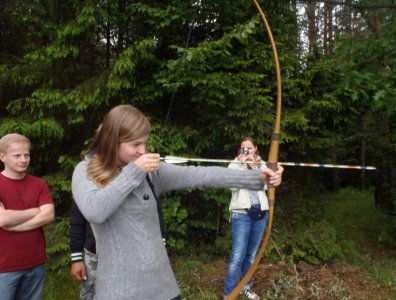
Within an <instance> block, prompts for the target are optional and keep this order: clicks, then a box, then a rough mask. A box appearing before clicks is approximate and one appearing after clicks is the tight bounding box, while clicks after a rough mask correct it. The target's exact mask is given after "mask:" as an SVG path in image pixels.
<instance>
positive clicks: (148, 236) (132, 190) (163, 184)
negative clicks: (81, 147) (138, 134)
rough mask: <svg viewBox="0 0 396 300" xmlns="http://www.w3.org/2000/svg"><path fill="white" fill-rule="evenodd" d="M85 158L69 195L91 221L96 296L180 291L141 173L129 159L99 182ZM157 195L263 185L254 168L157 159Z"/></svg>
mask: <svg viewBox="0 0 396 300" xmlns="http://www.w3.org/2000/svg"><path fill="white" fill-rule="evenodd" d="M87 166H88V161H87V160H84V161H82V162H80V163H79V164H78V165H77V167H76V169H75V170H74V173H73V178H72V191H73V197H74V199H75V201H76V203H77V205H78V207H79V208H80V210H81V212H82V214H83V215H84V216H85V218H86V219H87V220H88V221H89V222H91V223H92V224H94V226H95V231H96V235H97V246H98V249H97V250H98V256H99V263H98V269H97V281H96V296H95V297H96V298H95V299H97V300H112V299H117V300H134V299H138V300H146V299H147V300H170V299H173V298H175V297H176V296H178V295H179V294H180V290H179V288H178V285H177V282H176V278H175V276H174V274H173V272H172V268H171V265H170V262H169V258H168V254H167V250H166V248H165V246H164V245H163V242H162V237H161V231H160V227H159V219H158V213H157V206H156V200H155V198H154V195H153V193H152V191H151V189H150V187H149V185H148V183H147V181H146V180H145V177H146V173H145V172H144V171H143V170H142V169H140V168H139V167H138V166H137V165H136V164H134V163H129V164H128V165H126V166H125V167H124V168H123V169H122V171H121V172H120V173H119V174H118V175H117V176H116V177H115V178H114V179H113V180H112V181H110V183H109V184H108V185H106V186H105V187H104V188H99V187H98V186H97V185H96V184H95V183H94V182H93V181H92V180H90V179H89V178H88V177H87ZM152 182H153V185H154V190H155V192H156V194H157V195H159V194H160V193H162V192H166V191H170V190H179V189H202V188H206V187H223V188H231V187H235V188H246V189H251V190H259V189H263V183H262V181H261V179H260V175H259V171H249V172H247V171H242V170H232V169H227V168H223V167H194V166H188V167H186V166H176V165H171V164H166V163H161V164H160V168H159V170H158V171H156V172H154V173H153V174H152Z"/></svg>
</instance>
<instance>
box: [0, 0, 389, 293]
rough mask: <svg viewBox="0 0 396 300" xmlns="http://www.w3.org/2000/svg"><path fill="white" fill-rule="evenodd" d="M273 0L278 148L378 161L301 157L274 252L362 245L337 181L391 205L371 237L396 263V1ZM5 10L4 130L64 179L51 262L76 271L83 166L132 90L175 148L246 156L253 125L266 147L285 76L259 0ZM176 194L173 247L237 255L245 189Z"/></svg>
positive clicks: (374, 203) (279, 216)
mask: <svg viewBox="0 0 396 300" xmlns="http://www.w3.org/2000/svg"><path fill="white" fill-rule="evenodd" d="M261 5H262V6H263V9H264V12H265V13H266V15H267V18H268V20H269V23H270V25H271V28H272V31H273V35H274V37H275V40H276V44H277V48H278V51H279V58H280V63H281V73H282V83H283V114H282V126H281V145H280V154H279V161H294V162H318V163H338V164H356V165H373V166H375V167H376V168H377V169H376V171H365V170H361V171H356V170H340V169H338V170H337V169H312V168H301V167H288V168H287V169H286V172H285V179H284V183H283V185H282V187H281V188H280V189H279V191H278V192H277V194H278V196H277V197H278V200H277V202H276V212H275V223H277V224H275V227H274V228H275V230H274V234H273V238H272V242H271V245H272V246H270V247H269V248H270V249H269V250H267V252H266V256H267V259H269V260H270V261H279V257H282V260H283V261H287V262H292V263H294V264H295V263H298V262H302V261H304V262H308V263H309V264H313V265H315V264H329V263H331V262H334V261H335V260H337V259H341V258H344V259H345V257H348V255H347V254H348V253H347V252H348V251H349V254H350V253H351V251H352V250H351V249H353V247H352V248H351V247H346V246H345V245H342V244H340V239H341V237H342V232H340V231H338V229H340V228H339V227H337V224H338V223H342V221H343V220H342V219H339V216H332V217H329V218H327V219H325V218H324V217H323V216H324V214H323V212H324V211H326V207H327V208H328V207H329V205H330V204H329V203H328V202H326V201H330V200H328V199H329V195H332V196H331V197H330V198H331V199H333V202H332V203H333V205H340V204H339V203H338V202H337V200H334V199H337V197H338V198H339V197H340V199H341V201H342V203H344V204H345V205H340V207H338V209H340V211H342V210H343V209H345V206H347V204H348V203H349V202H348V201H354V202H353V203H354V206H353V210H354V211H355V214H356V211H357V212H362V213H363V212H365V213H367V217H369V216H370V217H372V216H373V215H375V216H376V219H375V221H376V222H377V224H376V225H383V226H380V227H378V228H377V227H376V228H371V229H372V230H374V233H375V234H372V235H371V236H370V246H371V245H372V244H373V245H375V247H381V249H382V250H384V249H385V250H384V251H385V252H386V253H388V254H389V253H390V256H389V257H390V261H389V260H388V261H387V263H389V262H391V266H395V265H396V262H395V256H394V250H395V248H396V238H395V236H396V225H395V223H396V221H395V215H396V187H395V185H394V181H395V179H396V168H395V166H396V158H395V157H396V156H395V155H396V134H395V130H394V129H395V124H396V72H395V69H396V18H395V12H396V3H395V2H394V1H393V0H379V1H373V0H370V1H364V0H362V1H359V0H343V1H341V0H340V1H313V0H306V1H300V0H290V1H286V0H283V1H265V2H264V1H263V2H262V3H261ZM0 23H1V27H0V136H3V135H4V134H7V133H9V132H19V133H22V134H25V135H26V136H28V137H29V138H30V139H31V141H32V144H33V148H32V163H31V168H30V172H31V173H33V174H35V175H38V176H43V177H44V178H45V179H46V180H47V182H48V184H49V186H50V188H51V192H52V196H53V198H54V201H55V204H56V214H57V222H56V224H55V225H54V226H52V227H50V228H49V229H48V235H49V247H48V255H49V256H50V264H49V272H50V275H51V274H58V275H59V274H63V275H64V277H62V276H60V278H63V279H64V278H66V277H67V276H68V275H67V274H66V275H65V270H66V269H67V267H68V259H69V252H68V251H69V250H68V226H69V225H68V215H69V212H70V203H71V198H72V196H71V188H70V180H71V175H72V172H73V168H74V166H75V165H76V163H77V162H78V161H79V160H80V159H81V154H82V152H83V150H85V149H86V148H87V145H88V144H89V142H90V140H91V138H92V136H93V134H94V133H95V130H96V128H97V127H98V125H99V124H100V122H101V120H102V118H103V116H104V114H105V113H106V112H107V111H108V110H109V109H110V108H111V107H114V106H115V105H118V104H121V103H128V104H132V105H134V106H136V107H138V108H139V109H140V110H141V111H143V112H144V113H145V114H146V115H147V116H149V118H150V122H151V124H152V127H153V131H152V134H151V136H150V145H149V150H150V151H152V152H159V153H160V154H161V155H162V156H165V155H178V156H189V157H207V158H229V159H232V158H233V157H234V156H235V155H236V152H237V147H238V145H239V141H240V139H241V138H242V137H244V136H253V137H256V139H257V142H258V144H259V149H260V153H261V155H262V157H263V158H264V159H265V158H266V153H267V152H268V145H269V143H270V136H271V132H272V127H273V121H274V111H275V98H276V78H275V71H274V60H273V58H272V52H271V46H270V43H269V41H268V38H267V32H266V30H265V28H264V26H263V24H262V23H261V21H260V19H259V17H258V14H257V12H256V10H255V9H254V6H253V5H252V3H251V2H250V1H247V0H240V1H225V0H210V1H208V0H201V1H195V0H189V1H182V0H178V1H176V0H174V1H167V0H161V1H155V0H151V1H129V0H107V1H105V0H101V1H99V0H97V1H94V0H85V1H76V0H12V1H7V0H1V1H0ZM329 193H330V194H329ZM163 198H164V216H165V220H166V224H167V240H168V248H169V251H170V254H171V256H172V255H179V256H180V255H187V253H188V255H191V253H194V254H198V253H201V254H202V253H203V252H205V253H211V254H214V255H215V256H216V257H223V258H224V260H225V261H226V258H227V253H228V252H229V248H230V235H229V223H228V217H229V213H228V203H229V199H230V192H229V191H227V190H205V191H184V192H178V193H170V194H167V195H164V197H163ZM326 199H327V200H326ZM365 199H367V200H365ZM334 201H335V202H334ZM330 202H331V201H330ZM335 203H336V204H335ZM365 204H368V206H367V210H365V209H364V208H363V206H362V205H365ZM341 216H342V215H341ZM349 217H350V216H349ZM365 220H366V221H367V220H369V219H368V218H366V219H365ZM329 221H330V222H329ZM331 221H333V223H331ZM336 223H337V224H336ZM367 223H368V224H369V223H370V222H367ZM338 225H339V224H338ZM355 225H356V224H352V225H351V226H352V227H353V226H355ZM368 226H374V225H373V224H371V225H370V224H369V225H368ZM374 227H375V226H374ZM361 229H362V228H360V229H358V230H361ZM366 229H367V228H366ZM366 229H364V228H363V230H366ZM369 231H370V230H369ZM347 234H350V232H349V233H347ZM344 235H345V228H344ZM371 243H372V244H371ZM319 245H322V247H319ZM355 248H359V246H355ZM203 249H205V251H204V250H203ZM375 249H377V248H375ZM349 257H351V255H349ZM175 259H176V258H175ZM186 261H188V260H186ZM175 264H177V263H175ZM394 269H395V268H394ZM51 272H52V273H51ZM66 273H67V271H66ZM388 275H389V276H388ZM388 275H387V276H385V278H382V279H383V280H382V281H381V282H380V284H381V286H382V287H383V285H385V286H386V288H387V289H388V291H389V292H390V293H392V292H394V291H395V289H396V280H395V276H396V275H395V274H394V272H393V273H392V272H390V273H389V274H388ZM54 276H55V275H54ZM50 277H51V276H50ZM65 280H66V279H65ZM68 280H70V279H68ZM49 282H51V281H49ZM54 286H55V287H54V289H59V287H56V283H54ZM218 286H219V288H218V289H217V291H216V292H214V293H215V294H216V293H217V294H219V291H221V283H220V284H218ZM73 288H74V290H76V286H73ZM187 290H188V288H187V289H184V290H183V291H184V296H185V297H186V298H188V297H189V296H188V295H189V293H190V292H189V291H187ZM48 293H49V294H51V292H48V291H47V295H48ZM192 293H193V292H192ZM200 293H201V294H200V298H202V299H203V298H204V296H202V290H201V291H200ZM313 294H314V293H313V292H312V293H311V294H310V295H311V296H312V295H313ZM284 295H286V294H284ZM393 295H394V294H393ZM278 296H279V295H278ZM278 296H272V297H270V298H272V299H275V298H276V297H278ZM47 297H48V299H51V298H52V299H55V298H57V297H56V296H47ZM192 297H196V296H192ZM208 297H209V298H208V299H211V298H210V297H211V296H208ZM279 297H280V298H282V296H279ZM285 297H286V296H285ZM345 297H349V296H345ZM386 297H389V294H387V296H386ZM66 298H67V297H66ZM322 298H323V293H322ZM191 299H194V298H191ZM213 299H215V298H213ZM333 299H334V298H333ZM343 299H352V298H343Z"/></svg>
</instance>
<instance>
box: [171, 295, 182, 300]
mask: <svg viewBox="0 0 396 300" xmlns="http://www.w3.org/2000/svg"><path fill="white" fill-rule="evenodd" d="M171 300H181V297H180V295H179V296H177V297H175V298H173V299H171Z"/></svg>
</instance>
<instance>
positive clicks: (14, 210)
mask: <svg viewBox="0 0 396 300" xmlns="http://www.w3.org/2000/svg"><path fill="white" fill-rule="evenodd" d="M30 146H31V145H30V141H29V140H28V139H27V138H26V137H24V136H23V135H20V134H16V133H12V134H7V135H5V136H3V137H2V138H1V139H0V160H1V161H2V162H3V164H4V170H3V171H2V172H1V173H0V253H1V255H0V298H1V299H3V300H13V299H30V300H39V299H41V296H42V291H43V287H44V277H45V262H46V261H47V257H46V254H45V247H46V246H45V237H44V231H43V226H44V225H45V224H47V223H50V222H52V221H53V220H54V218H55V210H54V204H53V201H52V198H51V195H50V192H49V188H48V186H47V184H46V183H45V181H44V180H42V179H41V178H38V177H35V176H32V175H30V174H28V173H27V172H26V170H27V168H28V166H29V163H30Z"/></svg>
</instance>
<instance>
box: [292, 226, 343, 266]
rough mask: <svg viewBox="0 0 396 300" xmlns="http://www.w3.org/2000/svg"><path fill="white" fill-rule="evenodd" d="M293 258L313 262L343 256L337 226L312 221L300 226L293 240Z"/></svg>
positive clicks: (327, 260)
mask: <svg viewBox="0 0 396 300" xmlns="http://www.w3.org/2000/svg"><path fill="white" fill-rule="evenodd" d="M291 245H292V249H291V253H290V257H291V259H293V260H294V261H298V260H305V261H307V262H309V263H312V264H319V263H323V262H325V263H326V262H330V261H333V260H335V259H337V258H340V257H341V253H342V251H341V248H340V246H339V245H337V235H336V230H335V228H334V227H333V226H332V225H330V224H329V223H327V222H317V223H310V224H309V225H308V226H307V227H305V228H300V230H299V231H297V232H296V233H295V235H294V236H293V238H292V241H291Z"/></svg>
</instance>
